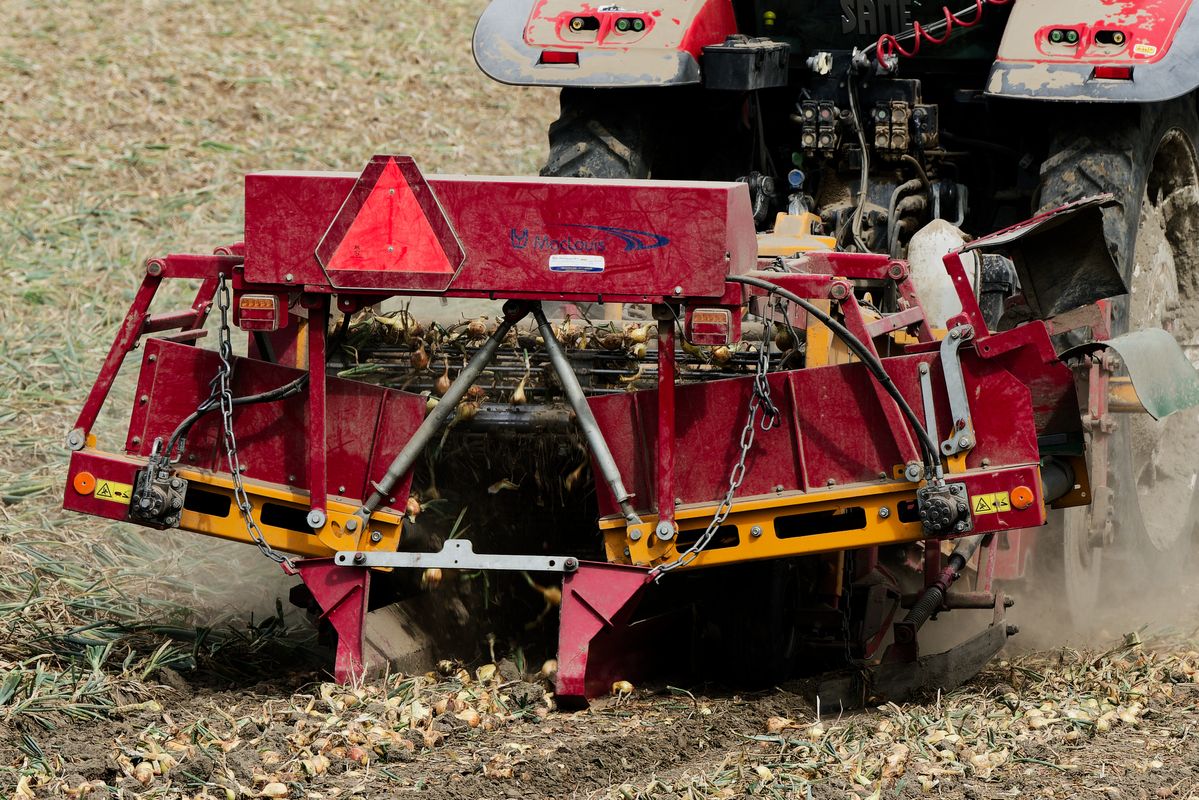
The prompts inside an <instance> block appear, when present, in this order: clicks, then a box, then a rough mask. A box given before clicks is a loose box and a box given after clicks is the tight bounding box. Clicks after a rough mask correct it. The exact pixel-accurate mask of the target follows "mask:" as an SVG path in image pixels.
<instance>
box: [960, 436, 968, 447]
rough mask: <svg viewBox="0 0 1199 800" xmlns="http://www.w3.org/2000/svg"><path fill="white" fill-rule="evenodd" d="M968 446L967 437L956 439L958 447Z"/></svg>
mask: <svg viewBox="0 0 1199 800" xmlns="http://www.w3.org/2000/svg"><path fill="white" fill-rule="evenodd" d="M969 446H970V439H969V437H967V436H963V437H962V438H961V439H958V447H969Z"/></svg>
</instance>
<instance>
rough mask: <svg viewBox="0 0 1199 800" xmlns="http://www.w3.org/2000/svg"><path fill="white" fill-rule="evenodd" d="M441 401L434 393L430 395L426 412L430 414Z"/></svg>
mask: <svg viewBox="0 0 1199 800" xmlns="http://www.w3.org/2000/svg"><path fill="white" fill-rule="evenodd" d="M440 402H441V401H440V400H438V399H437V398H436V397H434V396H433V395H429V399H428V400H426V401H425V413H426V414H428V413H429V412H430V411H432V410H433V409H435V408H437V404H438V403H440Z"/></svg>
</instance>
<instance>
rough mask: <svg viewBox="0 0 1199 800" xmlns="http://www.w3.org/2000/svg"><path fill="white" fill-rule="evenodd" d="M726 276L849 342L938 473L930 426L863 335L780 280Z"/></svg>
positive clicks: (929, 471)
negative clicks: (767, 294)
mask: <svg viewBox="0 0 1199 800" xmlns="http://www.w3.org/2000/svg"><path fill="white" fill-rule="evenodd" d="M726 280H730V281H733V282H734V283H743V284H745V285H746V286H755V287H757V288H759V289H764V290H766V291H768V292H770V293H771V294H777V295H778V296H779V297H782V298H783V299H785V300H789V301H791V302H792V303H795V304H796V305H797V306H799V307H800V308H802V309H803V310H804V311H806V312H808V313H809V314H811V315H812V316H813V317H815V318H816V319H818V320H820V322H821V323H822V324H823V325H824V326H825V327H827V328H828V329H829V330H830V331H832V332H833V333H834V334H835V335H836V336H837V338H838V339H840V340H841V341H843V342H845V344H846V346H847V347H849V349H850V350H851V351H852V352H853V354H854V355H856V356H857V357H858V358H859V359H860V360H861V361H862V363H863V364H865V365H866V368H867V369H868V370H869V371H870V374H871V375H872V376H874V379H875V380H876V381H878V383H879V385H880V386H882V387H883V390H884V391H886V392H887V394H889V395H891V399H893V400H894V401H895V404H896V405H897V406H899V410H900V412H901V413H902V414H903V415H904V417H905V418H906V419H907V421H908V424H909V425H911V426H912V430H913V431H915V433H916V438H917V440H918V441H919V442H920V449H921V450H922V451H923V453H924V474H925V476H927V477H928V478H930V479H931V478H932V477H933V476H934V475H936V474H937V466H938V465H939V463H940V456H939V455H938V454H937V446H936V445H935V444H933V440H932V438H931V437H930V436H929V435H928V430H927V429H926V428H925V427H924V425H923V423H921V422H920V418H919V417H917V416H916V412H915V411H913V410H912V407H911V406H910V405H908V401H907V400H906V399H905V398H904V396H903V395H902V394H901V393H900V391H899V389H898V388H896V386H895V382H894V381H892V380H891V376H890V375H888V374H887V369H886V367H884V366H883V362H882V361H881V360H880V359H879V357H878V356H876V355H875V354H874V353H872V352H870V350H869V349H868V348H867V347H866V345H865V344H863V343H862V340H861V339H859V338H858V337H856V336H854V335H853V333H852V332H851V331H850V330H849V329H848V328H846V327H845V326H844V325H842V324H841V323H840V322H837V321H836V320H835V319H833V318H832V317H831V316H829V315H828V314H826V313H825V312H824V311H822V310H820V308H818V307H817V306H816V305H815V304H813V303H811V302H809V301H807V300H805V299H803V298H802V297H800V296H799V295H797V294H795V293H794V292H791V291H788V290H787V289H784V288H783V287H782V286H779V285H778V284H777V283H771V282H770V281H767V280H763V279H761V278H755V277H751V276H749V275H729V276H728V277H727V278H726Z"/></svg>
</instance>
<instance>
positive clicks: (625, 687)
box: [612, 681, 633, 695]
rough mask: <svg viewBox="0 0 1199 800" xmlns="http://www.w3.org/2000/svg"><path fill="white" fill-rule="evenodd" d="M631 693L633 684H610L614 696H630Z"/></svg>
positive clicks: (626, 682)
mask: <svg viewBox="0 0 1199 800" xmlns="http://www.w3.org/2000/svg"><path fill="white" fill-rule="evenodd" d="M632 691H633V684H631V683H629V682H628V681H614V682H613V683H612V694H615V695H622V694H631V693H632Z"/></svg>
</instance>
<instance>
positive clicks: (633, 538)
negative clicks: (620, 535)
mask: <svg viewBox="0 0 1199 800" xmlns="http://www.w3.org/2000/svg"><path fill="white" fill-rule="evenodd" d="M629 541H630V542H639V541H641V531H640V530H638V529H637V528H633V530H631V531H629Z"/></svg>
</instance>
